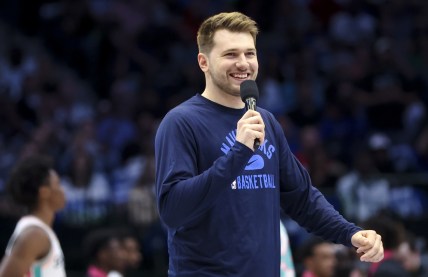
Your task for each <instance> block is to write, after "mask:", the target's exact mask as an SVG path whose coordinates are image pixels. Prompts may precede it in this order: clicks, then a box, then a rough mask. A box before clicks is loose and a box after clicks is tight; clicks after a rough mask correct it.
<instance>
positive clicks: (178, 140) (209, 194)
mask: <svg viewBox="0 0 428 277" xmlns="http://www.w3.org/2000/svg"><path fill="white" fill-rule="evenodd" d="M188 120H189V119H187V120H186V117H184V116H182V115H181V114H180V113H174V114H168V115H167V116H166V117H165V118H164V120H163V121H162V123H161V124H160V126H159V128H158V131H157V134H156V138H155V159H156V198H157V206H158V210H159V213H160V218H161V219H162V221H163V222H164V223H165V224H166V225H167V226H169V227H170V228H177V227H179V226H183V225H185V224H188V223H190V222H192V221H194V220H197V219H198V218H200V217H201V216H203V215H204V213H205V212H206V211H207V210H208V208H209V207H210V206H211V205H212V204H213V203H214V201H215V200H216V199H217V197H219V196H220V195H221V193H222V192H223V191H225V190H226V189H227V188H228V186H230V185H231V183H232V182H233V181H234V180H235V179H236V176H238V174H239V173H240V172H242V171H243V170H244V168H245V166H246V163H247V162H248V160H249V159H250V157H251V156H252V154H253V151H252V150H251V149H249V148H248V147H247V146H245V145H243V144H241V143H239V142H235V144H234V146H233V147H232V148H231V149H230V151H229V152H228V153H227V154H226V155H224V156H221V157H219V158H218V159H217V160H215V161H214V163H213V165H212V166H211V167H210V168H208V169H207V170H205V171H204V172H202V173H200V172H199V169H198V164H197V155H198V153H197V152H198V151H201V149H199V146H198V145H197V143H196V135H197V134H195V133H194V129H193V128H192V127H191V126H190V124H189V122H188ZM206 147H210V145H207V146H206Z"/></svg>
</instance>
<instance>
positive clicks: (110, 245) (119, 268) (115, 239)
mask: <svg viewBox="0 0 428 277" xmlns="http://www.w3.org/2000/svg"><path fill="white" fill-rule="evenodd" d="M82 247H83V249H84V251H85V254H86V257H87V261H88V267H87V272H86V277H119V276H123V275H122V273H123V272H125V269H126V266H127V254H126V252H125V250H124V248H123V245H122V243H121V238H120V235H119V233H118V232H116V231H115V230H112V229H96V230H94V231H92V232H90V233H89V234H88V235H87V236H86V237H85V239H84V240H83V245H82Z"/></svg>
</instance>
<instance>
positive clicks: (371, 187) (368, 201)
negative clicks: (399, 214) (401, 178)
mask: <svg viewBox="0 0 428 277" xmlns="http://www.w3.org/2000/svg"><path fill="white" fill-rule="evenodd" d="M377 173H378V171H377V170H376V167H375V165H374V163H373V160H372V158H371V155H370V153H369V151H368V150H364V149H363V150H361V151H358V152H357V153H355V158H354V164H353V169H352V171H350V172H349V173H347V174H345V175H344V176H342V177H341V178H340V179H339V180H338V181H337V184H336V192H337V195H338V197H339V200H340V204H341V207H342V210H343V213H344V215H345V217H346V218H349V219H351V220H355V221H357V222H361V221H363V220H366V219H368V218H369V217H371V216H373V215H375V214H377V213H378V212H379V211H381V210H384V209H387V208H388V205H389V194H390V185H389V182H388V180H387V179H385V178H382V177H379V176H376V174H377Z"/></svg>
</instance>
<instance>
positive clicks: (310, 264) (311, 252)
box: [299, 236, 337, 277]
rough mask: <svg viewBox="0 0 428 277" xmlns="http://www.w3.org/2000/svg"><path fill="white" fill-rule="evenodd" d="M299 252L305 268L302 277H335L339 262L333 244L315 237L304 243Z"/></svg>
mask: <svg viewBox="0 0 428 277" xmlns="http://www.w3.org/2000/svg"><path fill="white" fill-rule="evenodd" d="M299 252H300V261H301V263H302V264H303V268H304V271H303V273H302V277H333V276H334V272H335V267H336V262H337V261H336V256H335V246H334V244H333V243H331V242H328V241H325V240H323V239H321V238H320V237H315V236H313V237H310V238H309V239H308V240H307V241H305V242H304V243H303V245H302V246H301V248H300V249H299Z"/></svg>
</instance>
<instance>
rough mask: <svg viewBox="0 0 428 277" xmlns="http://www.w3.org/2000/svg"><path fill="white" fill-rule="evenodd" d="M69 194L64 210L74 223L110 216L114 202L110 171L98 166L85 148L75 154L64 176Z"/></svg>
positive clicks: (91, 221) (64, 184) (64, 218)
mask: <svg viewBox="0 0 428 277" xmlns="http://www.w3.org/2000/svg"><path fill="white" fill-rule="evenodd" d="M63 186H64V191H65V195H66V196H67V199H69V201H68V202H67V205H66V207H65V209H64V211H63V212H62V213H61V214H60V215H61V218H62V219H63V222H64V223H65V224H68V225H70V226H84V225H85V224H94V223H99V222H102V221H104V220H105V219H106V217H107V215H108V212H109V204H110V186H109V183H108V179H107V177H106V175H105V174H104V173H102V172H100V171H98V170H96V168H95V166H94V158H93V157H92V155H91V154H90V153H88V152H87V151H86V150H85V149H83V148H77V149H75V150H74V152H73V154H72V159H71V161H70V164H69V165H68V170H67V172H66V173H65V175H64V177H63Z"/></svg>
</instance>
